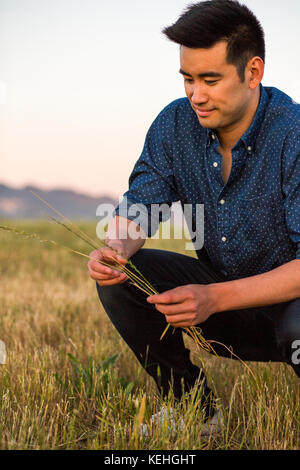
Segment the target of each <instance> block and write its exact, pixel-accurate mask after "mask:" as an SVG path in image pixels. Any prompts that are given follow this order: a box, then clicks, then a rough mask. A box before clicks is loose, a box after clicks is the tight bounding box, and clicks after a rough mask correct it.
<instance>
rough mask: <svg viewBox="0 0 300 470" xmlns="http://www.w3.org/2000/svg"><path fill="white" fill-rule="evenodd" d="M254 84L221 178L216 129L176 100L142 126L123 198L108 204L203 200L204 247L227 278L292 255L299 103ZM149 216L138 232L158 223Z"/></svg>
mask: <svg viewBox="0 0 300 470" xmlns="http://www.w3.org/2000/svg"><path fill="white" fill-rule="evenodd" d="M260 90H261V93H260V102H259V106H258V109H257V111H256V115H255V117H254V120H253V122H252V124H251V126H250V127H249V128H248V130H247V131H246V132H245V134H244V135H243V136H242V137H241V138H240V140H239V141H238V142H237V144H236V145H235V146H234V147H233V148H232V168H231V173H230V176H229V179H228V181H227V183H226V184H225V183H224V181H223V178H222V156H221V154H220V153H219V152H218V147H219V146H220V144H219V140H218V137H217V135H216V134H215V132H214V131H213V130H211V129H205V128H203V127H202V126H201V125H200V123H199V121H198V118H197V116H196V114H195V112H194V111H193V109H192V108H191V105H190V103H189V101H188V99H187V98H181V99H178V100H176V101H174V102H172V103H171V104H169V105H168V106H167V107H166V108H165V109H164V110H163V111H162V112H161V113H160V114H159V116H158V117H157V118H156V119H155V121H154V123H153V124H152V126H151V128H150V129H149V131H148V134H147V137H146V141H145V145H144V149H143V151H142V154H141V156H140V158H139V160H138V161H137V163H136V164H135V167H134V169H133V171H132V174H131V176H130V179H129V190H128V191H127V192H126V193H125V194H124V196H126V198H124V199H123V201H121V203H120V204H119V206H118V207H117V208H116V210H115V213H116V214H120V215H122V214H121V213H120V210H121V209H124V204H126V205H127V206H128V207H130V205H132V204H137V203H142V204H144V205H145V206H146V207H147V208H149V213H150V205H151V204H162V203H167V204H169V205H170V204H172V202H175V201H181V204H182V205H183V204H193V205H196V204H204V222H205V223H204V248H205V250H206V252H207V254H208V256H209V258H210V260H211V262H212V264H213V266H214V267H215V269H216V270H217V271H219V272H221V273H223V274H224V275H225V276H227V278H228V279H229V280H233V279H239V278H243V277H248V276H252V275H256V274H261V273H264V272H267V271H270V270H272V269H275V268H276V267H278V266H280V265H283V264H285V263H288V262H289V261H291V260H293V259H300V105H299V104H297V103H295V102H294V101H293V100H292V99H291V98H290V97H289V96H287V95H286V94H285V93H283V92H282V91H280V90H278V89H276V88H271V87H263V86H262V85H261V86H260ZM121 212H122V211H121ZM149 217H150V216H149ZM127 218H128V219H130V218H131V217H130V216H128V217H127ZM132 220H134V217H132ZM149 220H150V224H148V226H150V228H149V230H147V227H146V226H145V227H146V228H145V229H144V230H145V231H146V230H147V233H148V235H149V236H150V235H153V233H154V232H155V231H156V230H157V228H158V223H159V221H157V220H154V219H153V218H152V219H151V217H150V219H149ZM140 225H141V227H142V228H143V224H142V223H141V224H140ZM197 254H199V251H197Z"/></svg>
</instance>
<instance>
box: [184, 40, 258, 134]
mask: <svg viewBox="0 0 300 470" xmlns="http://www.w3.org/2000/svg"><path fill="white" fill-rule="evenodd" d="M226 57H227V44H226V42H224V41H222V42H219V43H217V44H216V45H215V46H213V47H212V48H210V49H191V48H188V47H184V46H182V47H181V51H180V68H181V70H180V73H182V75H183V76H184V87H185V92H186V95H187V97H188V99H189V101H190V103H191V106H192V108H193V110H194V111H195V113H196V114H197V116H198V119H199V122H200V124H201V126H203V127H206V128H210V129H224V130H225V129H230V128H231V126H234V125H235V124H236V123H238V122H239V121H240V120H241V119H242V118H243V116H244V115H245V114H246V113H247V109H248V106H249V101H250V97H251V92H250V89H249V87H248V83H247V79H246V80H245V82H244V83H242V82H241V81H240V78H239V75H238V72H237V69H236V67H235V66H234V65H230V64H227V62H226Z"/></svg>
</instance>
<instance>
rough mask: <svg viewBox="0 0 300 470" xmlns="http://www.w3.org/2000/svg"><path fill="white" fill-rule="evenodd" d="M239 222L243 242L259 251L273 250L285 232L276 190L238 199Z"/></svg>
mask: <svg viewBox="0 0 300 470" xmlns="http://www.w3.org/2000/svg"><path fill="white" fill-rule="evenodd" d="M240 215H241V224H242V227H243V228H242V230H243V234H244V239H245V242H246V243H248V244H249V245H250V246H252V247H254V246H256V249H258V250H259V251H260V252H261V251H263V252H266V251H269V250H273V249H274V247H275V246H277V245H278V244H279V243H280V241H281V240H282V238H283V237H284V232H285V217H284V211H283V204H282V198H281V195H280V194H278V192H277V191H276V192H272V193H269V194H264V195H262V196H259V197H256V198H250V199H243V200H241V201H240Z"/></svg>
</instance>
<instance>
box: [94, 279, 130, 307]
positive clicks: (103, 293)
mask: <svg viewBox="0 0 300 470" xmlns="http://www.w3.org/2000/svg"><path fill="white" fill-rule="evenodd" d="M122 286H123V284H116V285H114V286H99V284H98V283H96V288H97V292H98V296H99V299H100V300H101V302H102V305H103V307H104V308H105V309H106V308H110V307H113V306H114V305H116V304H120V301H121V299H122V291H123V290H124V288H122Z"/></svg>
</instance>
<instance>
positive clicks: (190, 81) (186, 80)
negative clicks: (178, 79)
mask: <svg viewBox="0 0 300 470" xmlns="http://www.w3.org/2000/svg"><path fill="white" fill-rule="evenodd" d="M184 81H185V83H192V81H193V79H192V78H185V79H184Z"/></svg>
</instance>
